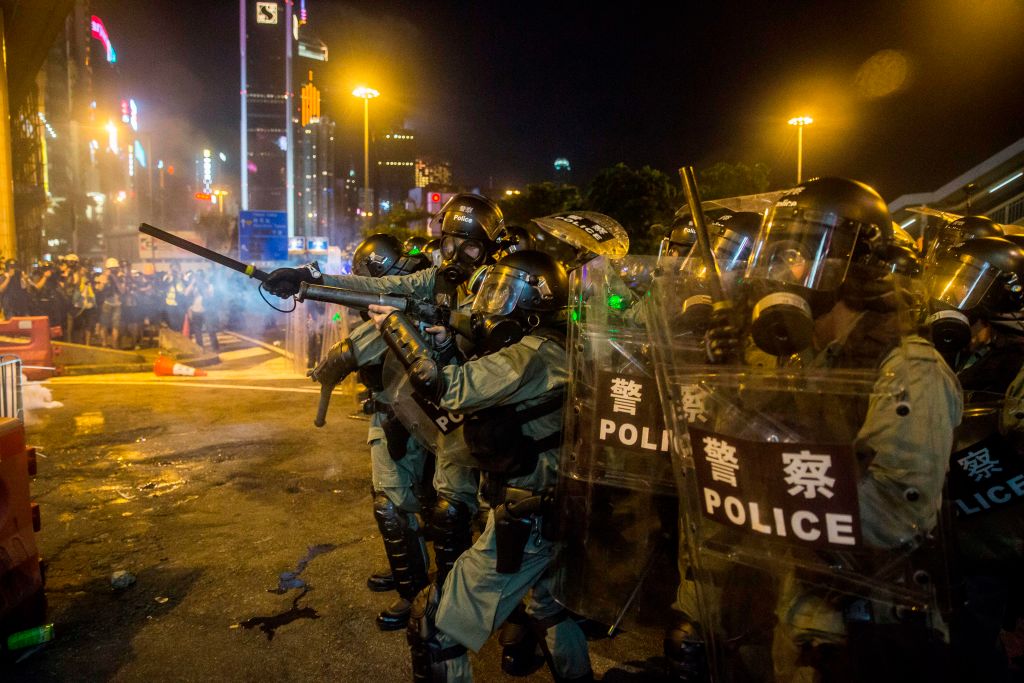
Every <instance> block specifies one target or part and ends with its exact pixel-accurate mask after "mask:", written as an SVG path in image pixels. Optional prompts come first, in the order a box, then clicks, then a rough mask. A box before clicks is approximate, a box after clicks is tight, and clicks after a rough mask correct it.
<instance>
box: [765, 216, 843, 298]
mask: <svg viewBox="0 0 1024 683" xmlns="http://www.w3.org/2000/svg"><path fill="white" fill-rule="evenodd" d="M843 223H844V221H843V219H842V218H839V217H838V216H836V215H835V214H821V213H817V212H811V211H804V212H802V214H801V215H800V216H799V217H797V218H790V217H785V218H783V217H779V216H774V215H769V217H768V220H767V221H766V222H765V227H764V228H762V230H761V234H760V235H759V237H758V241H757V244H756V251H755V253H754V256H753V258H752V259H751V261H750V264H749V266H748V268H747V276H748V277H750V278H757V279H763V280H770V281H772V282H778V283H780V284H787V285H795V286H798V287H805V288H807V289H814V290H819V291H833V290H835V289H837V288H838V287H839V285H841V284H842V282H843V278H844V277H845V276H846V269H847V267H848V266H849V264H850V258H851V256H852V255H853V247H854V245H855V244H856V242H857V235H858V234H859V232H860V229H861V226H860V225H859V224H855V223H846V224H845V225H844V224H843Z"/></svg>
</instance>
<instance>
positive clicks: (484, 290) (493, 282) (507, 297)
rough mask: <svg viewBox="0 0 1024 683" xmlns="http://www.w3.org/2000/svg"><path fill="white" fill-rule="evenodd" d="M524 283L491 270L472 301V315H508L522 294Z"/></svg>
mask: <svg viewBox="0 0 1024 683" xmlns="http://www.w3.org/2000/svg"><path fill="white" fill-rule="evenodd" d="M523 287H525V283H524V282H523V281H522V280H520V279H519V278H516V277H511V276H509V275H508V274H506V273H498V272H495V271H494V269H492V270H491V271H490V272H489V273H487V276H486V277H485V278H484V281H483V282H482V283H481V284H480V291H479V292H477V293H476V298H475V299H474V300H473V313H483V314H485V315H510V314H511V313H512V311H514V310H515V308H516V304H517V303H518V302H519V297H520V295H521V293H522V290H523Z"/></svg>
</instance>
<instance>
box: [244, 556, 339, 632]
mask: <svg viewBox="0 0 1024 683" xmlns="http://www.w3.org/2000/svg"><path fill="white" fill-rule="evenodd" d="M337 547H338V546H336V545H334V544H332V543H321V544H319V545H314V546H310V548H309V550H307V551H306V556H305V557H303V558H302V559H301V560H299V564H298V566H297V567H296V568H295V571H293V572H283V573H282V574H281V575H280V576H279V577H278V580H277V588H268V589H267V592H268V593H275V594H277V595H284V594H285V593H287V592H288V591H290V590H292V589H302V592H301V593H299V594H298V595H297V596H296V597H295V599H294V600H292V606H291V609H289V610H287V611H285V612H281V613H280V614H273V615H269V616H265V617H252V618H250V619H246V620H245V621H243V622H240V623H239V624H238V626H241V627H242V628H245V629H252V628H256V627H257V626H258V627H259V629H260V631H262V632H263V633H265V634H266V635H267V640H273V639H274V634H275V633H276V632H277V629H279V628H281V627H282V626H284V625H286V624H290V623H292V622H293V621H297V620H299V619H319V618H320V614H319V613H317V611H316V610H315V609H313V608H312V607H299V600H301V599H302V598H303V597H305V595H306V593H308V592H309V591H310V590H311V589H312V587H311V586H310V585H309V584H307V583H306V582H305V581H303V580H302V579H300V578H299V574H301V573H302V572H304V571H305V570H306V566H307V565H308V564H309V563H310V562H311V561H312V560H313V558H315V557H317V556H319V555H323V554H324V553H329V552H331V551H332V550H334V549H336V548H337ZM232 628H235V626H232Z"/></svg>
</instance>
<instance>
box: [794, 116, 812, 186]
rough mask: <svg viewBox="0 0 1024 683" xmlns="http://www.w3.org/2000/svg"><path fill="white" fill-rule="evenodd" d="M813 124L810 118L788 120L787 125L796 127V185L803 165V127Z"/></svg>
mask: <svg viewBox="0 0 1024 683" xmlns="http://www.w3.org/2000/svg"><path fill="white" fill-rule="evenodd" d="M812 123H814V119H812V118H811V117H810V116H797V117H794V118H792V119H790V120H789V125H791V126H796V184H797V185H799V184H800V178H801V176H802V175H803V165H804V126H809V125H811V124H812Z"/></svg>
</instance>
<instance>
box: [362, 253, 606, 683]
mask: <svg viewBox="0 0 1024 683" xmlns="http://www.w3.org/2000/svg"><path fill="white" fill-rule="evenodd" d="M567 300H568V284H567V277H566V274H565V271H564V269H563V268H562V267H561V266H560V265H559V264H558V263H557V262H555V261H554V260H553V259H552V258H551V257H549V256H547V255H546V254H543V253H540V252H533V251H517V252H515V253H512V254H509V255H507V256H505V257H503V258H502V259H501V260H500V261H499V262H498V263H497V264H496V265H495V266H494V267H492V268H491V269H490V270H489V271H488V273H487V275H486V276H485V278H484V280H483V282H482V284H481V287H480V292H479V294H478V295H477V298H476V300H475V302H474V305H473V313H474V315H475V316H478V319H480V320H482V321H483V324H481V325H480V326H478V328H477V329H478V330H479V331H480V332H481V333H482V334H488V333H491V332H496V331H499V330H500V332H498V333H499V335H500V337H499V338H500V339H501V340H502V341H505V340H508V339H509V338H515V337H517V336H518V337H519V339H518V341H515V342H514V343H511V344H510V345H507V346H505V347H503V348H501V349H499V350H496V351H494V352H493V353H491V354H489V355H485V356H482V357H479V358H477V359H474V360H470V361H468V362H466V363H465V364H463V365H447V366H443V365H442V364H441V363H439V362H438V361H437V360H436V358H435V357H434V355H433V354H432V353H431V352H430V349H429V347H427V346H426V344H425V343H424V342H423V340H422V339H421V338H420V337H419V336H418V334H417V331H416V329H415V327H414V326H412V325H410V324H409V321H408V320H407V319H405V318H404V316H403V315H402V314H400V313H397V312H391V313H388V309H380V308H378V309H376V310H377V311H378V312H379V315H378V316H377V317H378V320H379V321H380V324H381V331H382V336H383V337H384V339H385V340H386V341H387V343H388V345H389V346H390V347H391V348H392V349H393V350H394V351H395V353H396V354H397V355H398V356H399V357H400V358H401V359H402V362H403V364H404V365H405V366H406V368H407V372H408V374H409V378H410V382H411V384H412V386H413V387H414V388H415V390H416V391H417V392H419V393H420V394H421V395H423V396H424V397H425V398H429V399H430V400H431V401H434V402H435V403H436V404H437V405H439V406H442V407H444V408H447V409H450V410H453V411H459V412H463V413H465V414H466V425H465V427H464V429H465V436H466V441H467V444H468V445H469V448H470V452H471V453H472V455H473V456H474V458H475V460H476V462H477V464H478V466H479V468H480V470H481V471H482V473H483V483H482V491H483V494H484V496H485V497H486V498H487V499H488V502H489V503H490V504H491V506H492V509H491V511H490V513H489V514H488V519H487V526H486V528H485V529H484V532H483V534H482V535H481V536H480V538H479V539H477V541H476V543H475V544H474V545H473V547H472V548H470V549H469V550H468V551H467V552H465V553H464V554H463V555H462V557H460V558H459V560H458V561H457V562H456V563H455V566H454V568H453V569H452V572H451V573H450V574H449V576H448V579H447V581H446V582H445V583H444V584H443V587H440V588H439V587H438V586H437V585H434V586H431V587H430V588H428V589H426V590H425V591H424V592H423V593H421V594H420V596H419V597H418V598H417V600H416V603H415V605H414V607H413V613H412V616H411V618H410V621H409V632H408V634H409V635H408V637H409V644H410V648H411V651H412V662H413V672H414V678H415V680H418V681H468V680H471V677H472V674H471V671H470V668H469V660H468V657H467V656H466V650H467V648H468V649H472V650H474V651H477V650H479V649H480V647H481V646H482V645H483V644H484V643H485V642H486V640H487V638H488V637H489V636H490V635H491V633H492V631H493V630H494V629H495V628H496V627H498V626H499V625H501V623H502V622H504V621H505V619H506V618H508V616H509V615H510V614H511V612H512V611H513V610H514V609H515V608H516V606H517V605H518V604H519V602H520V601H521V600H522V599H523V598H524V597H525V596H526V594H527V593H528V592H529V593H530V596H529V598H528V605H527V612H528V613H529V614H530V616H531V617H532V618H533V619H534V625H535V627H536V628H538V629H539V630H540V631H542V632H543V634H544V637H543V642H544V647H545V648H546V650H547V653H548V657H549V662H550V664H551V666H552V669H553V672H554V674H555V676H556V680H559V681H570V680H591V679H592V675H591V671H590V662H589V656H588V654H587V645H586V638H585V637H584V635H583V633H582V632H581V631H580V629H579V627H578V626H577V625H576V623H575V622H574V621H573V620H572V619H567V618H566V617H567V616H568V614H567V613H566V612H565V610H563V609H562V608H561V607H560V606H559V605H558V604H557V603H556V602H555V600H554V598H553V597H552V596H551V592H550V589H551V585H550V581H551V575H550V573H549V568H550V564H551V561H552V559H553V557H554V553H555V543H554V542H553V541H552V540H551V536H550V522H551V521H552V520H551V519H550V514H549V513H548V512H547V510H548V508H549V502H550V499H551V494H552V492H553V487H554V485H555V482H556V479H557V458H558V455H557V454H558V447H559V444H560V442H561V429H560V425H561V416H562V401H563V392H564V388H565V382H566V379H567V375H566V357H565V348H564V326H565V307H566V304H567ZM385 316H386V317H385ZM509 327H517V328H518V329H519V334H518V335H511V337H510V336H509V334H508V329H509ZM434 331H438V332H440V330H437V329H436V328H434ZM482 345H483V346H492V344H488V343H486V342H484V343H483V344H482Z"/></svg>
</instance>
